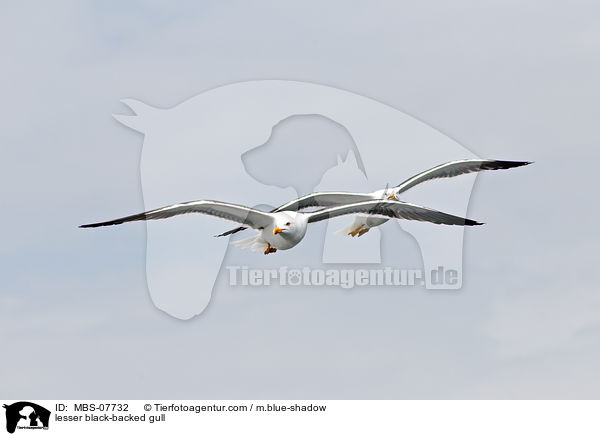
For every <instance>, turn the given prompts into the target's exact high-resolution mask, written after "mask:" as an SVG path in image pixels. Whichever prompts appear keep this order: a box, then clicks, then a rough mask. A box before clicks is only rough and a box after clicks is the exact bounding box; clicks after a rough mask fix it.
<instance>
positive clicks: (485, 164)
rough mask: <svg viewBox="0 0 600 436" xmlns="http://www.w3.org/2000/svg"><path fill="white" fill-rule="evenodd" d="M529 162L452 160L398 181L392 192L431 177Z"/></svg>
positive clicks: (399, 191) (408, 187) (442, 176)
mask: <svg viewBox="0 0 600 436" xmlns="http://www.w3.org/2000/svg"><path fill="white" fill-rule="evenodd" d="M530 163H531V162H515V161H509V160H490V159H466V160H457V161H453V162H446V163H443V164H441V165H438V166H436V167H433V168H431V169H429V170H427V171H423V172H422V173H419V174H417V175H416V176H413V177H411V178H410V179H408V180H405V181H404V182H402V183H400V184H399V185H398V186H396V187H395V188H394V189H393V192H394V194H396V195H398V194H400V193H402V192H404V191H407V190H409V189H410V188H412V187H413V186H416V185H418V184H419V183H423V182H425V181H427V180H431V179H439V178H444V177H456V176H460V175H461V174H468V173H474V172H478V171H487V170H505V169H508V168H515V167H520V166H523V165H529V164H530Z"/></svg>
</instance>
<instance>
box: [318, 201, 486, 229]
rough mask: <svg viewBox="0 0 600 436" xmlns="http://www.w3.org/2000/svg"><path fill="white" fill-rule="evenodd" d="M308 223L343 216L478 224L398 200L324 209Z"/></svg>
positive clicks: (460, 224)
mask: <svg viewBox="0 0 600 436" xmlns="http://www.w3.org/2000/svg"><path fill="white" fill-rule="evenodd" d="M308 215H309V217H308V222H309V223H315V222H318V221H323V220H327V219H330V218H335V217H338V216H343V215H362V216H379V217H382V218H396V219H405V220H416V221H428V222H430V223H435V224H447V225H454V226H478V225H481V224H483V223H478V222H477V221H473V220H470V219H467V218H462V217H459V216H456V215H450V214H448V213H444V212H440V211H439V210H435V209H429V208H427V207H423V206H417V205H416V204H410V203H405V202H403V201H398V200H371V201H364V202H362V203H354V204H347V205H344V206H337V207H332V208H328V209H324V210H321V211H318V212H313V213H310V214H308Z"/></svg>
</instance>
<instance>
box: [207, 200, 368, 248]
mask: <svg viewBox="0 0 600 436" xmlns="http://www.w3.org/2000/svg"><path fill="white" fill-rule="evenodd" d="M373 199H374V197H373V194H360V193H353V192H313V193H312V194H308V195H305V196H304V197H300V198H297V199H295V200H292V201H290V202H288V203H285V204H282V205H281V206H279V207H277V208H275V209H273V210H272V211H271V212H283V211H286V210H290V211H294V212H295V211H298V210H304V209H308V208H310V207H331V206H339V205H342V204H350V203H356V202H360V201H369V200H373ZM245 229H246V227H243V226H241V227H236V228H235V229H231V230H229V231H227V232H224V233H221V234H220V235H217V237H219V236H228V235H232V234H234V233H237V232H241V231H242V230H245Z"/></svg>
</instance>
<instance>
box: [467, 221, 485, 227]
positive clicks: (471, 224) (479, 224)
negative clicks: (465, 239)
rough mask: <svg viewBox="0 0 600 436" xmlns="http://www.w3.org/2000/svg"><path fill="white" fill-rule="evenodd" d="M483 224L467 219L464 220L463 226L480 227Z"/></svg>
mask: <svg viewBox="0 0 600 436" xmlns="http://www.w3.org/2000/svg"><path fill="white" fill-rule="evenodd" d="M484 224H485V223H480V222H479V221H475V220H469V219H466V220H465V226H482V225H484Z"/></svg>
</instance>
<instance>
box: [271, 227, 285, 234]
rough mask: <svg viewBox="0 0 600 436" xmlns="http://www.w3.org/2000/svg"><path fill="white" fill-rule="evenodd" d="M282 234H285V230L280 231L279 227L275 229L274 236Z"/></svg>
mask: <svg viewBox="0 0 600 436" xmlns="http://www.w3.org/2000/svg"><path fill="white" fill-rule="evenodd" d="M281 232H283V229H280V228H279V227H275V228H274V229H273V234H274V235H277V234H279V233H281Z"/></svg>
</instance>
